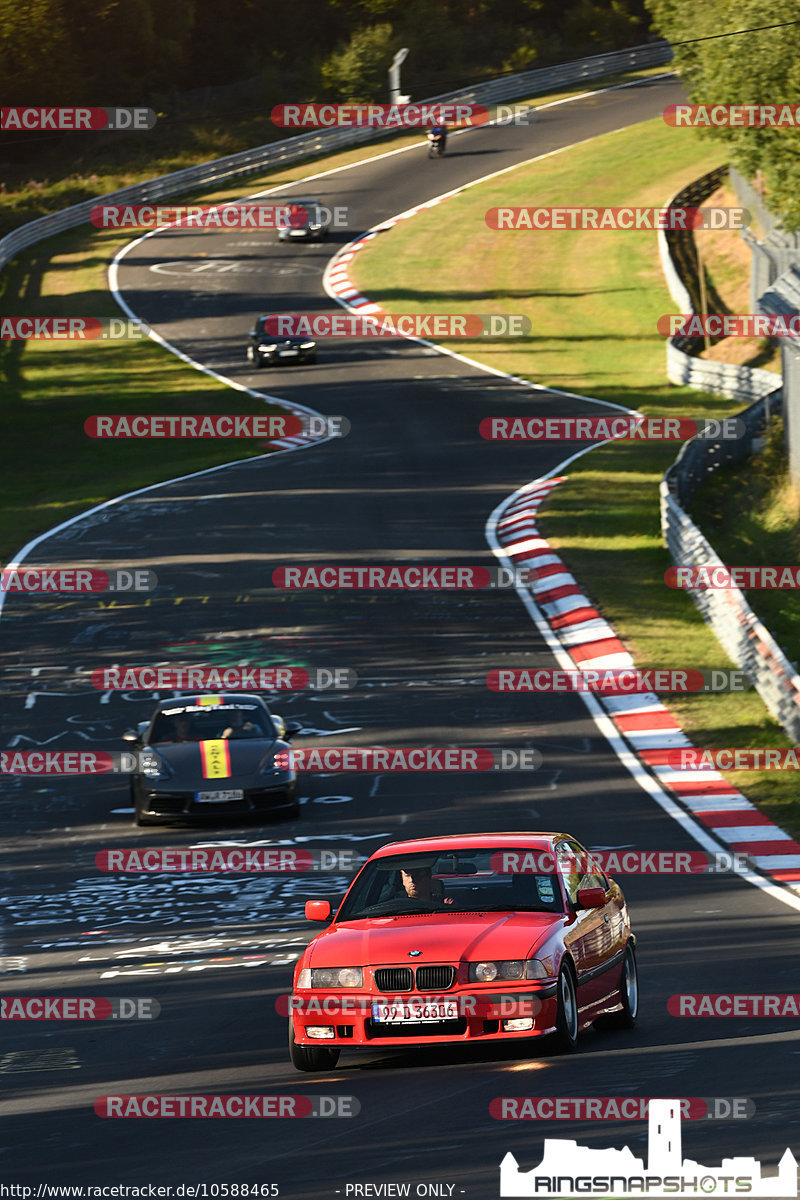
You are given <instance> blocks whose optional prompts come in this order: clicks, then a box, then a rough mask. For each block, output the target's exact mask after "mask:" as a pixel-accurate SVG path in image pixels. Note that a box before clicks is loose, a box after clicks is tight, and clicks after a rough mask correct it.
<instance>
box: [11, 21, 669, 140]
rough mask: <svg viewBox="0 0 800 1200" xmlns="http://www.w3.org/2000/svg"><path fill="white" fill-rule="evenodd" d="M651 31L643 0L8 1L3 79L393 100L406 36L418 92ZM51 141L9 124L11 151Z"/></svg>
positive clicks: (166, 112) (159, 96)
mask: <svg viewBox="0 0 800 1200" xmlns="http://www.w3.org/2000/svg"><path fill="white" fill-rule="evenodd" d="M647 32H648V17H647V14H646V12H645V10H644V8H643V0H223V2H222V3H220V0H0V77H2V79H3V103H4V104H6V105H14V106H17V105H65V106H71V105H98V106H110V105H123V106H145V107H150V108H155V109H156V110H157V111H158V112H159V113H160V115H161V120H162V121H163V122H169V121H170V120H173V119H176V120H190V119H192V117H193V116H194V117H198V118H199V117H203V116H205V115H206V113H207V111H212V110H211V109H207V108H206V107H205V106H206V105H207V104H208V103H209V100H208V97H209V94H210V93H211V91H212V89H214V88H220V87H221V86H222V85H230V84H236V83H241V82H243V81H248V80H249V81H252V80H254V79H256V80H260V85H259V88H258V90H256V91H253V90H251V91H250V92H249V93H248V96H249V100H248V104H249V108H248V106H247V104H245V105H244V107H241V106H240V108H239V109H238V111H237V115H241V116H248V115H253V116H254V115H256V114H257V113H261V112H268V111H269V109H270V108H271V107H272V105H274V104H279V103H282V102H286V101H297V100H323V99H339V100H362V101H363V100H386V99H388V69H389V65H390V62H391V59H392V56H393V54H394V52H395V51H396V50H397V49H399V48H400V47H402V46H404V47H408V49H409V55H408V58H407V60H406V62H405V63H404V64H403V68H402V75H401V86H402V90H403V91H404V92H406V93H408V94H410V95H412V96H413V97H414V99H417V100H420V99H424V98H425V97H427V96H432V95H438V94H441V93H445V92H449V91H453V90H455V89H456V88H459V87H463V86H465V85H467V84H469V83H471V82H479V81H480V80H481V79H485V78H491V77H493V76H496V75H499V74H502V73H504V72H512V71H520V70H526V69H531V68H533V67H538V66H545V65H547V64H549V63H554V62H560V61H566V60H568V59H571V58H579V57H582V56H584V55H587V54H599V53H601V52H602V51H605V50H612V49H617V48H622V47H625V46H630V45H635V44H637V43H641V42H643V41H645V39H646V37H647ZM248 86H249V85H248ZM182 97H183V99H182ZM198 97H202V99H198ZM73 136H75V137H80V136H85V135H73ZM46 142H47V139H46V138H41V139H40V140H37V139H36V138H32V137H30V136H29V135H27V134H18V133H8V134H0V143H2V144H3V146H4V147H5V148H6V149H7V150H9V151H10V152H12V154H13V153H15V152H17V151H18V152H19V153H20V154H23V155H24V156H31V155H32V156H35V155H36V154H38V153H39V147H41V150H42V152H43V153H44V152H45V150H46Z"/></svg>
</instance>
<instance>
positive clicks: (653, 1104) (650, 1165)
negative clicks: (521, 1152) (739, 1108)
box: [500, 1100, 798, 1200]
mask: <svg viewBox="0 0 800 1200" xmlns="http://www.w3.org/2000/svg"><path fill="white" fill-rule="evenodd" d="M680 1112H681V1109H680V1101H678V1100H651V1101H650V1115H649V1128H648V1132H649V1141H648V1152H647V1166H645V1164H644V1162H643V1160H642V1159H641V1158H634V1156H633V1154H632V1153H631V1151H630V1150H629V1149H628V1147H627V1146H626V1147H625V1148H624V1149H623V1150H591V1149H589V1147H588V1146H579V1145H578V1143H577V1142H573V1141H567V1140H565V1139H560V1138H546V1139H545V1143H544V1153H543V1155H542V1161H541V1162H540V1164H539V1166H538V1167H534V1168H533V1170H531V1171H520V1169H519V1165H518V1163H517V1160H516V1159H515V1158H514V1155H513V1154H511V1153H509V1154H507V1155H506V1156H505V1158H504V1159H503V1161H502V1163H501V1164H500V1195H501V1196H533V1197H555V1196H557V1197H559V1198H560V1200H568V1198H577V1197H582V1196H628V1195H634V1196H647V1197H651V1198H653V1200H655V1198H656V1197H666V1196H669V1197H675V1196H698V1197H702V1196H715V1197H717V1196H737V1195H738V1196H748V1197H750V1196H760V1197H766V1198H767V1200H778V1198H782V1197H784V1196H797V1195H798V1186H797V1159H796V1158H795V1156H794V1154H793V1153H792V1151H791V1150H788V1149H787V1150H786V1152H785V1154H784V1155H783V1158H782V1159H781V1161H780V1163H779V1164H778V1173H777V1175H768V1176H764V1175H762V1174H761V1163H760V1162H759V1161H758V1159H756V1158H724V1159H723V1160H722V1164H721V1166H719V1167H704V1166H703V1165H702V1164H701V1163H697V1162H694V1161H693V1160H692V1159H689V1158H687V1159H682V1157H681V1116H680Z"/></svg>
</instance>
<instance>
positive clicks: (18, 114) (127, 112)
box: [0, 108, 158, 133]
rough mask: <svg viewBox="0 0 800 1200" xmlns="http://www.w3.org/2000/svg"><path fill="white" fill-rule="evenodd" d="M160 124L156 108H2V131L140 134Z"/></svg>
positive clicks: (0, 119) (0, 123) (0, 124)
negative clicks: (137, 132)
mask: <svg viewBox="0 0 800 1200" xmlns="http://www.w3.org/2000/svg"><path fill="white" fill-rule="evenodd" d="M157 120H158V117H157V116H156V114H155V112H154V111H153V109H152V108H0V129H2V130H19V131H23V130H41V131H43V132H56V131H57V132H62V133H64V132H70V133H80V132H87V131H90V130H101V129H108V130H111V129H116V130H125V131H126V132H136V131H141V130H143V129H152V128H153V126H154V125H155V123H156V121H157Z"/></svg>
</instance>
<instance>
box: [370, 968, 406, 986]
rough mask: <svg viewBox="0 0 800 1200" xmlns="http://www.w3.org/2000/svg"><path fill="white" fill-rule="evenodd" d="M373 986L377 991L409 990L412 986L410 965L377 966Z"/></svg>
mask: <svg viewBox="0 0 800 1200" xmlns="http://www.w3.org/2000/svg"><path fill="white" fill-rule="evenodd" d="M375 986H376V988H377V989H378V991H379V992H410V991H411V989H412V988H413V986H414V972H413V971H412V970H411V967H378V968H377V969H376V971H375Z"/></svg>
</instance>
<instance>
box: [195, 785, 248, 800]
mask: <svg viewBox="0 0 800 1200" xmlns="http://www.w3.org/2000/svg"><path fill="white" fill-rule="evenodd" d="M194 798H195V800H196V801H197V803H198V804H224V803H225V801H226V800H244V790H243V789H242V788H228V790H227V791H219V792H195V794H194Z"/></svg>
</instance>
